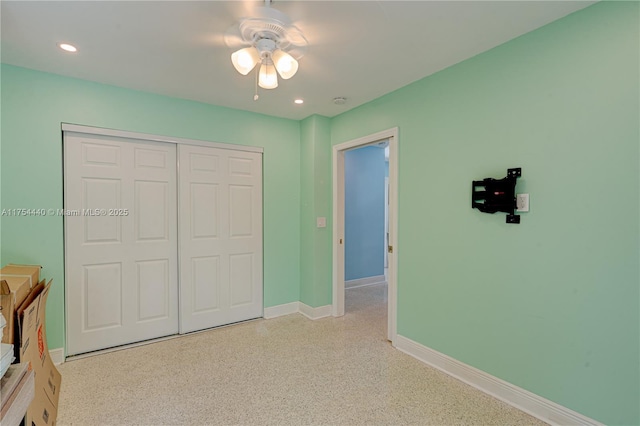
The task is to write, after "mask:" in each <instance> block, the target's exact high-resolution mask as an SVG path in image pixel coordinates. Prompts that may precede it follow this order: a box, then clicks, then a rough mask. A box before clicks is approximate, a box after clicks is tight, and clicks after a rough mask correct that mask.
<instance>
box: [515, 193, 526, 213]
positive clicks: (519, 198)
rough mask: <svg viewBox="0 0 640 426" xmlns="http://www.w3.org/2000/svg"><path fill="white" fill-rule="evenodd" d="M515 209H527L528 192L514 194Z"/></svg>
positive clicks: (518, 210)
mask: <svg viewBox="0 0 640 426" xmlns="http://www.w3.org/2000/svg"><path fill="white" fill-rule="evenodd" d="M516 211H517V212H528V211H529V194H516Z"/></svg>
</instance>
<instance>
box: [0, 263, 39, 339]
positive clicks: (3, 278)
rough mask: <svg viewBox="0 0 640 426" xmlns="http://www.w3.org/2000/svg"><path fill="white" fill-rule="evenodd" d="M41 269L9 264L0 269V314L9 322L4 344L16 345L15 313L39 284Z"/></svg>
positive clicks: (36, 266) (3, 336) (5, 331)
mask: <svg viewBox="0 0 640 426" xmlns="http://www.w3.org/2000/svg"><path fill="white" fill-rule="evenodd" d="M41 268H42V267H41V266H40V265H14V264H9V265H7V266H5V267H4V268H2V269H0V312H2V315H3V316H4V319H5V320H6V321H7V325H6V327H5V328H4V333H3V334H2V343H8V344H12V343H15V330H16V325H15V323H16V321H15V315H14V312H15V310H16V309H17V308H18V307H19V306H20V305H21V304H22V303H23V302H24V300H25V299H26V298H27V297H29V294H30V293H31V290H32V289H33V287H34V286H35V285H36V284H38V280H39V279H40V269H41ZM18 337H19V335H18ZM16 346H17V345H16Z"/></svg>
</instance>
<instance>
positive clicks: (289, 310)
mask: <svg viewBox="0 0 640 426" xmlns="http://www.w3.org/2000/svg"><path fill="white" fill-rule="evenodd" d="M290 314H302V315H304V316H305V317H307V318H309V319H311V320H317V319H320V318H325V317H330V316H331V305H325V306H318V307H317V308H312V307H311V306H309V305H307V304H305V303H302V302H291V303H285V304H284V305H276V306H271V307H270V308H264V319H273V318H277V317H281V316H284V315H290Z"/></svg>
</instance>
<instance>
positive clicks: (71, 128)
mask: <svg viewBox="0 0 640 426" xmlns="http://www.w3.org/2000/svg"><path fill="white" fill-rule="evenodd" d="M61 128H62V131H63V132H74V133H87V134H90V135H100V136H111V137H117V138H127V139H140V140H144V141H152V142H165V143H174V144H188V145H198V146H208V147H213V148H220V149H232V150H235V151H247V152H261V153H263V152H264V148H262V147H259V146H249V145H236V144H228V143H220V142H207V141H200V140H196V139H186V138H174V137H170V136H161V135H151V134H148V133H137V132H129V131H126V130H116V129H107V128H104V127H92V126H82V125H79V124H71V123H61Z"/></svg>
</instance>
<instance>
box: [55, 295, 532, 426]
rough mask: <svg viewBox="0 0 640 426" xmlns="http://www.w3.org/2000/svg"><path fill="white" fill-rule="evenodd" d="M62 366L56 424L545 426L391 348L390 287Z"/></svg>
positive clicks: (75, 361) (60, 367)
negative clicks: (331, 310) (326, 312)
mask: <svg viewBox="0 0 640 426" xmlns="http://www.w3.org/2000/svg"><path fill="white" fill-rule="evenodd" d="M346 312H347V313H346V315H345V316H344V317H342V318H324V319H320V320H316V321H311V320H309V319H307V318H306V317H304V316H302V315H300V314H292V315H288V316H283V317H279V318H275V319H271V320H256V321H251V322H247V323H242V324H238V325H234V326H230V327H224V328H219V329H214V330H210V331H206V332H202V333H197V334H193V335H188V336H183V337H179V338H176V339H171V340H166V341H163V342H158V343H153V344H148V345H145V346H139V347H135V348H130V349H125V350H120V351H116V352H111V353H106V354H101V355H96V356H92V357H87V358H83V359H77V360H73V361H69V362H66V363H65V364H62V365H60V366H59V369H60V372H61V373H62V388H61V394H60V404H59V413H58V424H59V425H103V424H112V425H134V424H136V425H141V424H145V425H178V424H181V425H206V424H218V425H237V424H239V425H430V424H432V425H541V424H543V423H541V422H540V421H538V420H536V419H535V418H533V417H531V416H529V415H527V414H525V413H523V412H521V411H519V410H517V409H515V408H512V407H510V406H509V405H507V404H504V403H503V402H501V401H498V400H496V399H494V398H492V397H490V396H488V395H486V394H484V393H482V392H480V391H478V390H476V389H474V388H472V387H470V386H468V385H466V384H464V383H462V382H459V381H458V380H456V379H453V378H451V377H449V376H447V375H446V374H444V373H441V372H440V371H438V370H435V369H433V368H431V367H429V366H427V365H425V364H423V363H421V362H420V361H417V360H415V359H414V358H412V357H410V356H408V355H405V354H403V353H402V352H400V351H398V350H395V349H394V348H393V347H391V345H390V343H389V342H388V341H387V340H386V285H384V284H378V285H373V286H368V287H360V288H355V289H350V290H347V295H346Z"/></svg>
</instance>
